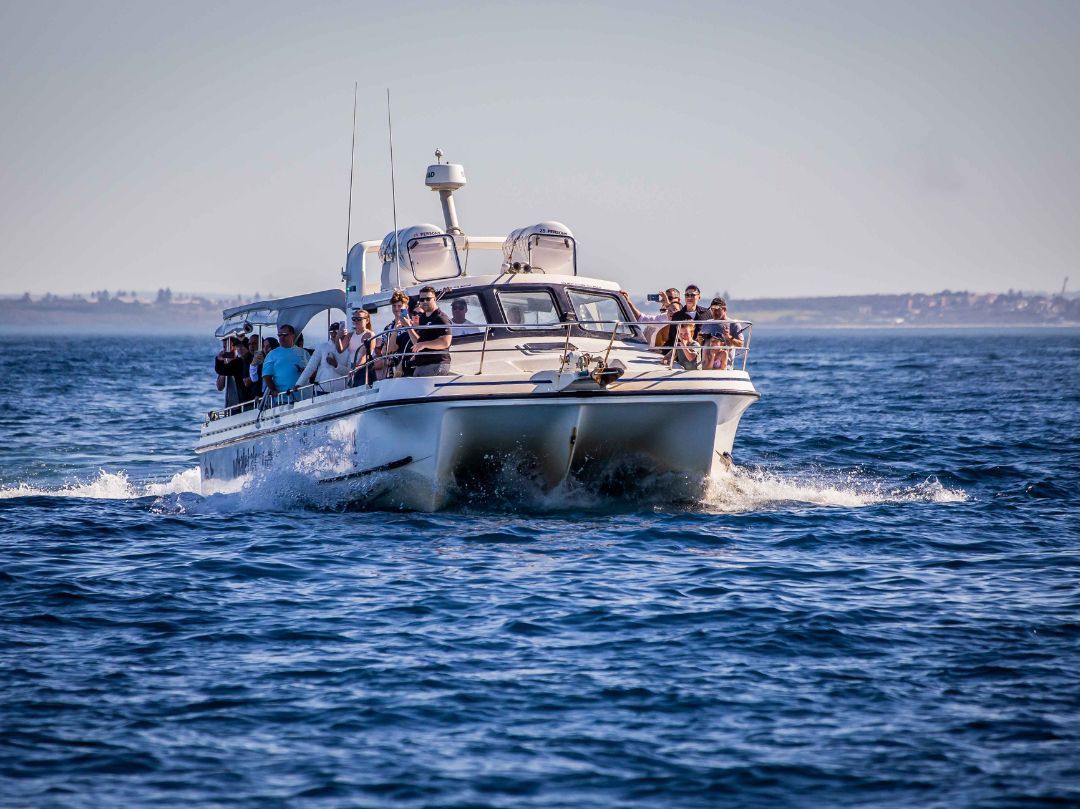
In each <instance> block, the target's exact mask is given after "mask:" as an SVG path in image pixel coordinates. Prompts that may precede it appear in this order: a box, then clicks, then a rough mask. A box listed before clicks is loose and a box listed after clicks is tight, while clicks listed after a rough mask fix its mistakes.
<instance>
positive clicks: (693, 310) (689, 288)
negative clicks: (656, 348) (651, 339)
mask: <svg viewBox="0 0 1080 809" xmlns="http://www.w3.org/2000/svg"><path fill="white" fill-rule="evenodd" d="M684 298H685V299H686V305H685V306H683V307H682V308H681V309H679V310H678V311H677V312H675V314H673V315H672V316H671V322H672V324H673V325H674V324H675V323H680V322H682V321H687V320H689V321H693V323H692V324H691V330H692V332H693V339H694V341H695V342H696V341H697V339H698V332H699V330H700V326H698V323H699V322H700V321H702V320H705V319H706V318H707V317H708V316H709V310H708V309H706V308H705V307H704V306H699V305H698V301H700V300H701V290H700V289H699V288H698V286H697V284H687V285H686V292H685V293H684ZM678 332H679V329H678V327H675V328H670V329H668V334H667V339H666V340H664V343H663V345H664V347H665V349H666V351H665V353H668V354H670V352H671V349H672V346H674V345H675V340H676V339H677V338H678ZM657 345H660V341H659V340H657Z"/></svg>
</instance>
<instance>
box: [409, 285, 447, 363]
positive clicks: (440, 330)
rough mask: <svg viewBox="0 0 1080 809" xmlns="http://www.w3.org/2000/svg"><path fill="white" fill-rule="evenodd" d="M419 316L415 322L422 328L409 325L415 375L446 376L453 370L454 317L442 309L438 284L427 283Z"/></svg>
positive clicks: (423, 290)
mask: <svg viewBox="0 0 1080 809" xmlns="http://www.w3.org/2000/svg"><path fill="white" fill-rule="evenodd" d="M418 300H419V302H420V305H419V307H418V309H419V312H420V314H419V316H418V317H415V318H413V322H412V325H413V326H419V327H420V328H419V329H416V328H413V329H409V337H410V338H411V340H412V344H413V349H412V350H413V351H414V352H416V355H415V357H414V359H413V365H414V367H415V369H416V370H415V371H414V372H413V376H446V375H447V374H449V373H450V350H449V349H450V344H451V343H452V342H453V340H454V337H453V334H452V333H451V328H450V318H448V317H447V316H446V314H445V313H444V312H443V311H442V310H441V309H439V304H438V302H437V298H436V295H435V287H424V288H423V289H421V290H420V294H419V296H418Z"/></svg>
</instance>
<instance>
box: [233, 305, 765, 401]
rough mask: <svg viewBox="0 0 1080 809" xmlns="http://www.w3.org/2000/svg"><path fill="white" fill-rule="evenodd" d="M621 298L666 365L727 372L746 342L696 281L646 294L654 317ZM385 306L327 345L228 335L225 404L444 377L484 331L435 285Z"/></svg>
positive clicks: (335, 326) (293, 337) (356, 317)
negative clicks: (379, 320)
mask: <svg viewBox="0 0 1080 809" xmlns="http://www.w3.org/2000/svg"><path fill="white" fill-rule="evenodd" d="M622 295H623V298H624V299H625V300H626V302H627V304H628V305H629V307H630V310H631V311H632V312H633V313H634V317H635V318H636V319H637V321H638V322H640V323H646V324H649V325H647V326H646V328H645V336H646V338H647V339H648V340H649V344H650V345H651V346H652V347H653V349H654V350H656V351H658V352H659V353H660V354H662V355H663V356H664V360H665V362H666V363H667V365H668V366H669V367H671V366H678V367H680V368H684V369H687V370H698V369H705V370H724V369H726V368H729V367H731V362H732V354H733V353H734V352H733V351H732V349H733V348H737V347H741V346H742V345H743V332H742V329H741V328H740V327H739V325H738V324H736V323H730V322H727V303H726V302H725V301H724V299H723V298H719V297H717V298H713V300H712V303H711V304H710V305H709V307H708V308H706V307H703V306H701V305H700V303H699V302H700V300H701V290H700V289H699V288H698V287H697V286H696V285H695V284H690V285H689V286H687V287H686V289H685V290H684V292H683V293H682V297H680V293H679V290H678V289H677V288H675V287H671V288H669V289H665V290H663V291H661V292H660V293H658V294H657V295H654V296H650V299H652V300H656V301H657V303H658V304H659V311H658V312H656V313H655V314H645V313H643V312H642V311H641V310H640V309H638V308H637V306H635V305H634V303H633V301H631V300H630V296H629V295H628V294H627V293H626V292H625V291H623V292H622ZM684 299H685V303H684V302H683V300H684ZM390 306H391V312H392V317H391V319H390V322H389V323H387V324H386V326H385V327H384V328H383V330H382V331H381V332H379V333H378V334H376V333H375V331H374V330H373V328H372V325H371V315H370V313H368V312H367V311H365V310H363V309H355V310H354V311H353V313H352V319H351V322H352V328H351V329H349V327H348V326H347V325H346V324H345V323H344V322H337V323H332V324H330V326H329V328H328V332H327V340H326V342H325V343H322V344H320V345H319V346H318V347H316V348H315V349H314V350H309V349H305V348H304V347H303V345H304V344H303V338H304V336H303V335H302V334H297V332H296V329H295V328H294V327H293V326H291V325H289V324H287V323H282V324H279V325H278V327H277V337H276V338H274V337H266V338H260V337H259V336H258V335H256V334H243V335H233V336H230V337H227V338H226V339H225V344H224V346H223V347H222V350H221V352H220V353H219V354H218V355H217V357H216V359H215V363H214V367H215V370H216V371H217V374H218V379H217V388H218V390H219V391H224V392H225V406H226V407H233V406H236V405H241V404H244V403H245V402H251V403H253V402H254V401H255V400H257V399H259V398H260V397H261V396H262V395H263V394H264V393H269V394H270V395H271V396H279V395H281V394H286V393H291V392H293V391H295V390H296V389H297V388H302V387H305V386H308V385H312V384H314V385H315V389H314V390H315V393H316V394H318V393H329V392H331V391H332V390H343V389H344V388H346V387H355V386H358V385H370V384H372V383H373V382H375V381H376V380H379V379H386V378H388V377H396V376H415V377H428V376H445V375H446V374H448V373H449V372H450V346H451V344H452V342H453V338H454V336H455V335H457V336H465V335H470V334H479V333H481V331H482V330H483V328H482V327H481V326H480V325H477V324H475V323H473V322H472V321H470V320H469V319H468V303H467V301H466V300H465V299H464V298H455V299H454V300H453V301H452V303H451V305H450V309H451V312H452V315H451V316H449V317H448V316H447V315H446V314H445V313H444V312H443V311H442V310H441V309H439V304H438V293H437V292H436V291H435V288H434V287H430V286H426V287H424V288H423V289H421V290H420V292H419V293H418V295H417V298H416V306H415V308H414V309H413V311H412V312H410V311H409V297H408V295H406V294H405V292H403V291H402V290H395V291H394V293H393V295H392V296H391V298H390Z"/></svg>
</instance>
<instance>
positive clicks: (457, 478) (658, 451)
mask: <svg viewBox="0 0 1080 809" xmlns="http://www.w3.org/2000/svg"><path fill="white" fill-rule="evenodd" d="M724 376H725V377H726V378H721V379H717V378H716V375H715V374H684V375H678V378H673V377H671V376H667V377H666V378H665V379H662V380H660V379H649V378H644V377H643V378H640V379H636V380H631V381H629V382H626V383H620V384H618V385H615V386H613V387H612V388H609V389H604V388H600V387H599V386H597V385H595V384H594V383H592V382H591V381H586V384H584V385H581V384H580V383H577V382H570V384H567V382H568V381H569V380H570V377H569V375H567V378H566V379H557V378H553V377H551V376H549V377H548V378H546V379H544V380H537V379H536V378H535V377H533V378H532V379H528V380H523V379H521V378H520V377H519V378H517V379H512V378H511V379H506V378H503V379H498V380H490V379H486V378H485V379H484V380H483V381H479V380H473V379H471V378H465V377H457V378H450V379H449V380H447V379H443V380H438V379H436V380H420V379H405V380H387V381H385V382H382V383H379V385H377V386H376V388H374V389H371V390H369V389H362V388H361V389H353V390H347V391H342V392H339V393H335V394H330V395H327V396H323V397H319V398H317V399H315V400H313V401H309V402H302V403H298V404H296V405H293V406H288V407H286V408H275V412H276V411H279V410H287V411H289V412H286V413H282V414H281V415H275V416H273V417H272V418H269V419H262V420H260V421H259V422H258V424H257V425H256V423H255V416H256V414H255V413H254V412H251V411H249V412H248V413H246V414H245V413H241V414H239V415H238V416H234V417H232V418H231V419H229V421H231V422H235V426H232V427H229V426H226V425H224V424H220V423H216V422H211V423H210V425H209V426H210V427H211V428H212V429H204V435H203V439H202V441H200V444H199V446H198V448H197V449H198V452H199V454H200V458H201V470H202V482H203V483H202V485H203V491H204V493H207V494H209V493H213V492H216V491H228V490H235V489H236V488H238V487H240V486H242V485H245V484H248V483H249V482H251V481H252V480H254V479H257V478H259V477H260V476H265V475H276V476H281V475H288V474H290V473H296V474H299V475H301V476H302V477H303V479H305V480H309V481H310V480H316V481H318V482H319V486H320V487H321V490H325V491H326V492H327V500H329V501H335V502H339V503H345V502H351V501H361V502H366V503H369V504H372V505H377V506H381V507H394V508H406V509H415V510H421V511H432V510H438V509H440V508H443V507H445V506H446V505H447V504H448V503H450V502H452V501H453V500H454V499H455V498H457V497H461V496H466V497H477V496H479V497H481V498H483V497H485V496H501V495H504V494H506V492H505V491H503V492H501V493H500V492H498V491H496V490H497V489H498V485H497V482H498V481H499V480H504V481H505V480H506V475H507V474H508V473H509V474H510V476H511V479H517V480H522V481H527V482H528V483H529V484H530V485H535V486H537V487H539V488H540V490H542V491H550V490H552V489H556V488H557V487H559V486H562V485H566V484H567V483H568V482H569V481H576V482H579V483H581V484H583V485H586V486H593V487H597V488H600V489H604V488H605V487H606V488H613V487H614V488H617V487H618V486H619V482H620V479H625V478H626V476H627V475H629V477H630V478H633V477H634V475H635V474H638V473H639V472H640V474H641V475H652V476H656V475H664V476H667V478H668V480H667V483H666V488H665V496H668V497H670V496H672V493H673V489H672V486H671V483H672V481H674V482H675V483H676V484H677V485H676V486H675V489H674V491H675V492H676V493H677V494H678V495H680V496H683V497H687V498H692V497H695V496H697V495H698V494H700V491H701V490H702V488H703V487H704V486H705V484H706V483H707V480H708V478H709V477H710V476H711V475H714V474H716V473H718V472H719V471H720V470H722V469H724V468H726V466H727V465H728V464H729V463H730V453H731V448H732V443H733V441H734V438H735V431H736V428H737V427H738V422H739V418H740V417H741V415H742V413H743V411H744V410H745V409H746V408H747V407H748V406H749V405H750V404H751V403H752V402H753V401H754V400H755V399H756V398H757V395H758V394H757V392H756V391H755V390H754V388H753V386H752V385H751V384H750V382H749V379H748V378H747V377H746V375H745V374H744V373H741V372H731V373H730V374H726V375H724ZM493 388H494V389H495V390H494V392H493V390H492V389H493ZM560 388H561V389H560ZM410 394H415V395H410ZM214 425H217V427H216V429H214V428H213V427H214ZM635 470H638V472H635ZM620 474H621V475H622V478H620Z"/></svg>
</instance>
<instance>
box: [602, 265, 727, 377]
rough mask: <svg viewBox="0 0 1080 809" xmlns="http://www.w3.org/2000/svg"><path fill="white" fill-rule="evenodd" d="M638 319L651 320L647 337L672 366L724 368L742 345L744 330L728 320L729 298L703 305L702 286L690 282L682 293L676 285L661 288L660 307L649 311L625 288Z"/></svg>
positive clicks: (715, 299)
mask: <svg viewBox="0 0 1080 809" xmlns="http://www.w3.org/2000/svg"><path fill="white" fill-rule="evenodd" d="M622 295H623V298H624V299H625V300H626V302H627V303H628V304H629V305H630V310H631V311H632V312H633V313H634V317H636V318H637V320H638V322H641V323H649V324H655V325H649V326H646V328H645V337H646V339H648V340H649V345H651V346H652V347H653V348H654V349H655V350H656V351H658V352H660V353H661V354H662V355H663V356H664V359H665V362H666V363H667V364H668V366H669V367H671V366H673V365H677V366H679V367H680V368H684V369H686V370H715V371H723V370H726V369H727V368H730V367H731V364H732V355H733V354H734V351H732V349H733V348H739V347H741V346H743V344H744V340H743V330H742V327H740V326H739V324H737V323H731V322H726V321H727V320H728V314H727V301H725V300H724V299H723V298H720V297H716V298H713V299H712V302H711V303H710V304H709V306H708V308H706V307H704V306H701V304H700V302H701V289H699V288H698V286H697V285H696V284H689V285H688V286H687V287H686V289H685V290H684V292H683V299H685V301H686V302H685V303H683V299H680V297H679V290H678V288H677V287H669V288H668V289H665V290H662V291H661V292H659V293H658V294H657V295H655V296H650V298H651V299H656V300H657V303H658V304H659V308H660V311H659V312H657V313H655V314H650V315H647V314H645V313H644V312H642V311H641V310H640V309H638V307H637V306H635V305H634V302H633V301H631V300H630V296H629V294H627V293H626V292H625V291H623V292H622Z"/></svg>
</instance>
